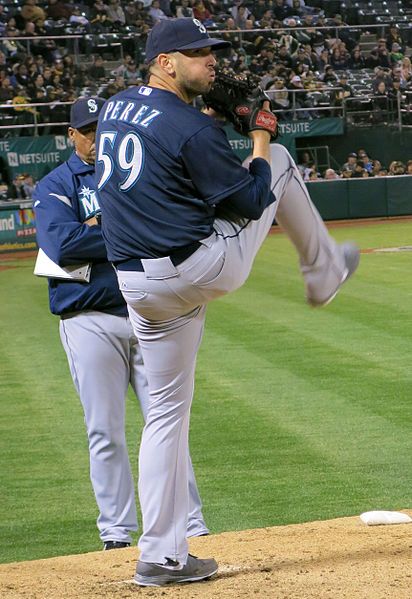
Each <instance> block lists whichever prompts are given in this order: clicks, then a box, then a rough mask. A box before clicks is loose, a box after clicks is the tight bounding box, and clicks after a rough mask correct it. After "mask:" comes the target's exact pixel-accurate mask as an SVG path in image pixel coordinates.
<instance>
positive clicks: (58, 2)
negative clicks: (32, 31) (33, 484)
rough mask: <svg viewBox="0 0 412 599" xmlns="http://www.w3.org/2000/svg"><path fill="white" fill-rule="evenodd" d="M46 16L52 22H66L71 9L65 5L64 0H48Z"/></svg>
mask: <svg viewBox="0 0 412 599" xmlns="http://www.w3.org/2000/svg"><path fill="white" fill-rule="evenodd" d="M46 14H47V18H48V19H52V20H53V21H60V20H63V19H64V20H65V21H68V20H69V19H70V16H71V14H72V7H71V6H70V5H69V4H66V2H64V0H49V2H48V4H47V6H46Z"/></svg>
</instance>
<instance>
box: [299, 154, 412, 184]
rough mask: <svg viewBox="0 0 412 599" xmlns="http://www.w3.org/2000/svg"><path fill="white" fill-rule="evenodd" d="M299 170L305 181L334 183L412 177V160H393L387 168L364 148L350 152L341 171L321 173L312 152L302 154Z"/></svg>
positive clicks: (329, 169) (333, 170)
mask: <svg viewBox="0 0 412 599" xmlns="http://www.w3.org/2000/svg"><path fill="white" fill-rule="evenodd" d="M298 168H299V170H300V172H301V174H302V177H303V179H304V181H322V180H323V181H334V180H339V179H365V178H369V177H388V176H391V177H394V176H399V175H412V160H408V161H407V162H402V161H401V160H393V161H392V162H391V163H390V164H389V165H388V167H385V166H384V165H383V164H382V163H381V162H380V160H377V159H374V158H371V157H370V156H369V154H368V153H367V152H366V150H365V149H364V148H360V149H359V150H358V151H357V152H350V153H349V154H348V156H347V159H346V162H345V163H344V164H342V166H341V168H340V169H333V168H327V169H325V171H324V172H319V169H318V167H317V165H316V161H315V160H314V157H313V156H312V154H311V152H310V151H307V150H303V151H302V152H301V156H300V160H299V162H298Z"/></svg>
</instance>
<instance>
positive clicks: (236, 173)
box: [182, 125, 273, 219]
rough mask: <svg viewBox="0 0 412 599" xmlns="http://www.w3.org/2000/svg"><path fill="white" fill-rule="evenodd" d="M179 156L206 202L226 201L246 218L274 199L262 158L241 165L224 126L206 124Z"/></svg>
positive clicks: (253, 217)
mask: <svg viewBox="0 0 412 599" xmlns="http://www.w3.org/2000/svg"><path fill="white" fill-rule="evenodd" d="M182 159H183V161H184V164H185V167H186V169H187V171H188V173H189V176H190V178H191V180H192V181H193V184H194V185H195V187H196V189H197V191H198V193H199V196H200V197H201V198H202V199H203V200H204V201H205V202H206V203H207V204H209V205H217V204H219V203H220V202H222V201H228V203H230V207H231V209H233V210H235V211H236V212H237V213H238V214H239V215H240V216H243V217H245V218H252V219H257V218H260V216H261V215H262V213H263V210H264V209H265V208H266V206H268V205H269V204H270V203H271V202H272V201H273V199H272V198H271V192H270V181H271V171H270V166H269V164H268V163H267V162H266V161H265V160H263V159H259V158H258V159H255V160H253V161H252V163H251V166H250V169H249V170H248V169H247V168H245V167H243V166H242V163H241V162H240V160H239V158H238V157H237V156H236V154H235V153H234V152H233V150H232V148H231V147H230V144H229V142H228V140H227V137H226V134H225V133H224V131H223V129H221V128H220V127H217V126H215V125H211V126H210V127H205V128H203V129H201V130H200V131H199V132H198V133H196V134H195V135H193V136H192V137H191V138H190V139H189V140H188V141H187V142H186V144H185V145H184V146H183V148H182Z"/></svg>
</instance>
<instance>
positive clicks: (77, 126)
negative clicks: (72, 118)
mask: <svg viewBox="0 0 412 599" xmlns="http://www.w3.org/2000/svg"><path fill="white" fill-rule="evenodd" d="M98 120H99V115H97V116H93V117H89V118H87V119H84V120H83V121H80V123H76V124H73V123H70V127H72V128H73V129H82V128H83V127H87V125H93V124H94V123H97V121H98Z"/></svg>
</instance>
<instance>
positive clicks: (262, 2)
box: [253, 0, 268, 22]
mask: <svg viewBox="0 0 412 599" xmlns="http://www.w3.org/2000/svg"><path fill="white" fill-rule="evenodd" d="M267 10H268V6H267V3H266V0H257V1H255V2H254V3H253V14H254V15H255V18H256V21H258V22H259V21H260V20H261V18H262V17H263V16H264V15H265V14H266V12H267Z"/></svg>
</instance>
